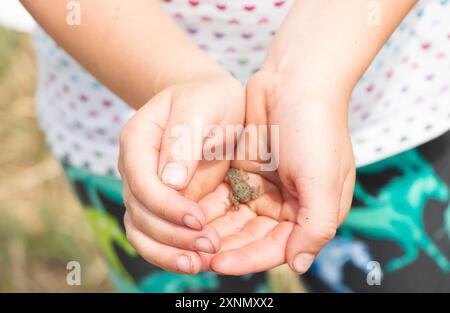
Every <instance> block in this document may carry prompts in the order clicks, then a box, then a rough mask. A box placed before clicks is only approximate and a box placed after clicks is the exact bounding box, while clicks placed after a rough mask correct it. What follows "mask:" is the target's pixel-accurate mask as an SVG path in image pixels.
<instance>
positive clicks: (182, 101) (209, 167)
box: [118, 75, 245, 274]
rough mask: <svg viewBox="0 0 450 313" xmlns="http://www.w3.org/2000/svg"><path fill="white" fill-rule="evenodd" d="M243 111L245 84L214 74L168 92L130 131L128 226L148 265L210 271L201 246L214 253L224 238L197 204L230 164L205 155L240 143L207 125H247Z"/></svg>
mask: <svg viewBox="0 0 450 313" xmlns="http://www.w3.org/2000/svg"><path fill="white" fill-rule="evenodd" d="M244 113H245V99H244V89H243V87H242V85H241V84H240V83H239V82H238V81H236V80H235V79H234V78H232V77H231V76H228V75H225V76H218V77H208V78H204V79H198V80H192V81H189V82H186V83H183V84H179V85H175V86H171V87H169V88H167V89H165V90H163V91H162V92H160V93H159V94H157V95H156V96H154V97H153V98H152V99H151V100H150V101H149V102H148V103H147V104H145V105H144V106H143V107H142V108H141V109H140V110H138V111H137V112H136V113H135V115H134V116H133V117H132V118H131V119H130V121H129V122H128V123H127V124H126V125H125V127H124V128H123V130H122V132H121V138H120V157H119V164H118V166H119V171H120V173H121V176H122V180H123V186H124V187H123V195H124V203H125V206H126V213H125V217H124V221H125V228H126V233H127V238H128V240H129V242H130V243H131V245H132V246H133V247H134V248H135V249H136V250H137V251H138V253H139V254H140V255H141V256H142V257H143V258H145V259H146V260H147V261H148V262H150V263H152V264H154V265H156V266H159V267H161V268H163V269H166V270H169V271H173V272H178V273H185V274H186V273H187V274H195V273H197V272H199V271H202V270H206V269H208V268H209V264H208V262H207V258H205V257H203V256H202V253H199V251H201V252H205V253H207V254H211V253H215V252H216V251H218V250H219V249H220V245H221V243H220V237H219V234H218V232H217V231H216V230H215V228H214V227H212V226H210V225H206V221H207V220H206V217H205V213H204V212H203V210H202V209H201V207H200V205H199V204H198V203H197V201H198V200H199V199H200V198H202V197H204V196H205V195H207V194H209V193H211V192H213V191H214V190H215V189H216V188H217V187H218V186H219V184H221V183H222V182H223V178H224V176H225V174H226V171H227V170H228V168H229V166H230V162H229V161H227V160H226V158H223V159H221V160H220V159H219V160H204V159H203V153H204V150H205V149H206V150H208V149H207V146H208V147H210V146H211V145H212V146H220V145H223V146H227V145H231V147H234V145H235V140H236V138H234V137H233V136H232V137H222V138H219V139H218V137H217V136H210V135H211V134H210V133H204V132H203V131H204V129H205V128H204V127H203V126H204V125H213V127H210V128H209V130H210V131H212V132H213V131H214V129H216V128H219V129H221V128H223V127H225V126H226V125H242V123H243V120H244ZM195 123H200V124H201V125H200V124H199V125H200V128H198V126H199V125H195ZM199 129H200V133H198V130H199ZM218 140H219V141H218Z"/></svg>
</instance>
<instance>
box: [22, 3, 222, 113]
mask: <svg viewBox="0 0 450 313" xmlns="http://www.w3.org/2000/svg"><path fill="white" fill-rule="evenodd" d="M21 2H22V4H23V5H24V6H25V8H26V9H27V10H28V11H29V12H30V13H31V15H33V17H34V18H35V19H36V21H37V22H38V23H39V24H40V25H41V26H42V27H43V28H44V29H45V30H46V32H48V33H49V34H50V35H51V36H52V37H53V38H54V39H55V41H56V42H57V43H58V44H59V45H60V46H61V47H62V48H64V49H65V50H66V51H67V52H68V53H69V54H71V55H72V56H73V57H74V58H75V59H76V60H77V61H78V62H79V63H80V64H81V65H83V66H84V67H85V68H86V69H87V70H88V71H89V72H90V73H92V74H93V75H94V76H95V77H96V78H97V79H98V80H99V81H101V82H102V83H103V84H105V85H106V86H107V87H108V88H110V89H111V90H112V91H113V92H115V93H116V94H117V95H118V96H119V97H121V98H122V99H123V100H124V101H125V102H126V103H128V104H129V105H130V106H133V107H135V108H139V107H140V106H141V105H143V104H144V103H145V102H147V101H148V99H150V98H151V97H152V96H153V95H154V94H156V93H157V92H159V91H160V90H162V89H164V88H165V87H167V86H170V85H173V84H176V83H179V82H183V81H186V80H189V79H195V78H198V77H208V76H215V75H227V72H226V70H225V69H223V68H222V67H221V66H220V65H219V64H217V63H216V62H215V61H213V60H212V59H210V58H208V57H207V56H206V54H204V53H203V52H202V51H201V50H200V49H199V48H198V47H197V46H196V45H195V44H194V43H192V42H191V41H190V40H189V38H188V37H187V36H186V35H185V34H184V33H183V31H182V30H181V29H179V28H178V26H177V25H176V24H175V22H174V21H173V20H172V18H171V17H170V16H168V15H167V14H166V13H165V12H164V11H163V9H162V8H161V7H160V5H159V1H157V0H133V1H129V0H79V1H78V2H79V3H80V7H81V25H79V26H78V25H77V26H70V25H68V23H67V22H66V18H67V14H68V10H67V8H66V5H67V1H62V0H21Z"/></svg>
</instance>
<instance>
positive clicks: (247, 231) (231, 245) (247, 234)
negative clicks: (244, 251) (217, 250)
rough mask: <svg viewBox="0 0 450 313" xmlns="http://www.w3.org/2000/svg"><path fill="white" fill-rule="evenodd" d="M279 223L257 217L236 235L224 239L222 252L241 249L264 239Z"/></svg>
mask: <svg viewBox="0 0 450 313" xmlns="http://www.w3.org/2000/svg"><path fill="white" fill-rule="evenodd" d="M277 225H278V222H277V221H275V220H273V219H271V218H268V217H265V216H257V217H255V218H254V219H252V220H250V221H249V222H248V223H247V224H245V226H244V227H243V228H242V229H241V230H240V231H239V232H238V233H235V234H231V235H228V236H226V237H224V238H223V239H222V244H221V252H223V251H227V250H232V249H238V248H241V247H243V246H245V245H247V244H249V243H251V242H253V241H257V240H259V239H262V238H264V237H265V236H266V235H267V234H268V233H269V232H270V231H272V229H273V228H274V227H275V226H277Z"/></svg>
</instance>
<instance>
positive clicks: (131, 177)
mask: <svg viewBox="0 0 450 313" xmlns="http://www.w3.org/2000/svg"><path fill="white" fill-rule="evenodd" d="M128 181H129V188H130V191H131V193H132V194H133V195H134V196H135V197H136V198H138V199H140V198H141V196H142V195H143V194H144V187H143V186H142V183H141V181H140V178H139V175H138V174H135V173H132V172H131V173H129V174H128Z"/></svg>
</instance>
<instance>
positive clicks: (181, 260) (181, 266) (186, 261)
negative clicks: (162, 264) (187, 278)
mask: <svg viewBox="0 0 450 313" xmlns="http://www.w3.org/2000/svg"><path fill="white" fill-rule="evenodd" d="M177 268H178V270H179V271H180V272H184V273H192V260H191V258H190V257H189V256H187V255H180V256H179V257H178V258H177Z"/></svg>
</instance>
